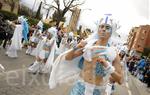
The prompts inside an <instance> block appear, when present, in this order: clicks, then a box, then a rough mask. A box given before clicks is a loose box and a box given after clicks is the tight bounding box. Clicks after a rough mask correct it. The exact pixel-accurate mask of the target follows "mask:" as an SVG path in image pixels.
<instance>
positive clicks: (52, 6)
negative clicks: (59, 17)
mask: <svg viewBox="0 0 150 95" xmlns="http://www.w3.org/2000/svg"><path fill="white" fill-rule="evenodd" d="M50 8H55V9H56V10H58V8H57V7H56V6H54V5H51V7H50Z"/></svg>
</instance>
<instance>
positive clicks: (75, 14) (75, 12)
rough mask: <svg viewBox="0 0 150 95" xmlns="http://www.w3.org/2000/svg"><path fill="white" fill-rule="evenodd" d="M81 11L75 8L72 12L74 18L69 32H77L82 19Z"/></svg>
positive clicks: (71, 20) (70, 23) (69, 26)
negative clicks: (79, 21)
mask: <svg viewBox="0 0 150 95" xmlns="http://www.w3.org/2000/svg"><path fill="white" fill-rule="evenodd" d="M80 12H81V9H78V8H75V9H74V10H73V12H72V16H71V19H70V22H69V25H68V31H69V32H70V31H74V32H75V31H77V24H78V20H79V17H80Z"/></svg>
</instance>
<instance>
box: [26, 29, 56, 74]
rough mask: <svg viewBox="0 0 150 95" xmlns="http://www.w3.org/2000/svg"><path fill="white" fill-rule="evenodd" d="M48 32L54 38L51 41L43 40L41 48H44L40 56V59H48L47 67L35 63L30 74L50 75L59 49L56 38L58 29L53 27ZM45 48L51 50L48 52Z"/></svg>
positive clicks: (30, 69)
mask: <svg viewBox="0 0 150 95" xmlns="http://www.w3.org/2000/svg"><path fill="white" fill-rule="evenodd" d="M48 32H50V33H51V34H52V38H51V39H50V40H47V39H43V41H41V42H42V43H43V44H42V45H39V48H41V47H42V49H41V50H40V52H39V54H38V57H40V59H42V60H43V59H47V61H46V63H45V65H44V64H43V63H41V62H38V61H35V62H34V64H33V65H32V66H30V67H29V68H28V70H29V71H30V72H41V73H50V70H51V63H53V61H54V57H55V51H56V49H57V45H56V38H55V37H56V32H57V30H56V28H54V27H52V28H50V29H48ZM45 48H49V49H48V50H46V49H45Z"/></svg>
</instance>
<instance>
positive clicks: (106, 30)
mask: <svg viewBox="0 0 150 95" xmlns="http://www.w3.org/2000/svg"><path fill="white" fill-rule="evenodd" d="M111 30H112V27H111V26H110V25H109V24H101V25H100V26H99V29H98V35H99V37H100V38H105V39H109V37H110V36H111Z"/></svg>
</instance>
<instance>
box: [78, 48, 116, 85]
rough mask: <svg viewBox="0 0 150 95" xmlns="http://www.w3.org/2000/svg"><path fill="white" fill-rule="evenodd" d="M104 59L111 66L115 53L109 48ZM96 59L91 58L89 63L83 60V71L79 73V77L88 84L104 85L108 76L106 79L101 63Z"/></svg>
mask: <svg viewBox="0 0 150 95" xmlns="http://www.w3.org/2000/svg"><path fill="white" fill-rule="evenodd" d="M107 51H108V52H107V53H106V56H105V57H104V56H103V58H105V60H106V61H109V62H110V64H111V65H112V62H113V60H114V58H115V55H116V54H113V53H115V51H114V50H113V49H111V48H108V49H107ZM111 51H112V52H111ZM97 59H98V58H97V57H95V58H92V61H91V62H88V61H86V60H84V62H83V69H82V71H81V74H80V77H81V78H82V79H83V80H84V81H85V82H88V83H91V84H95V85H97V86H100V85H104V84H105V83H106V82H107V81H108V76H107V77H106V72H105V71H104V67H103V66H102V64H101V63H98V62H97Z"/></svg>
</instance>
